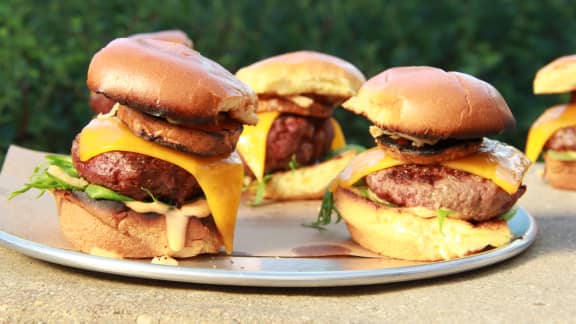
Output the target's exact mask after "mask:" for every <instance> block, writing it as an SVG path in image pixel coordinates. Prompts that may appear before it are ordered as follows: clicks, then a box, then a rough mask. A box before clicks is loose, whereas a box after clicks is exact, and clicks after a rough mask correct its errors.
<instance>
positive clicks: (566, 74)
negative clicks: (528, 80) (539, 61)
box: [533, 55, 576, 94]
mask: <svg viewBox="0 0 576 324" xmlns="http://www.w3.org/2000/svg"><path fill="white" fill-rule="evenodd" d="M533 85H534V93H535V94H545V93H565V92H571V91H574V90H576V55H568V56H562V57H559V58H557V59H555V60H554V61H552V62H550V63H548V64H547V65H545V66H544V67H542V68H541V69H540V70H538V72H536V76H535V77H534V84H533Z"/></svg>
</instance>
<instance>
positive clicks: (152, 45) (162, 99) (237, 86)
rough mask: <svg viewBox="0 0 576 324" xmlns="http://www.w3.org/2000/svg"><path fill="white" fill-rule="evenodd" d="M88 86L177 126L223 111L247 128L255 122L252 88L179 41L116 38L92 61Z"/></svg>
mask: <svg viewBox="0 0 576 324" xmlns="http://www.w3.org/2000/svg"><path fill="white" fill-rule="evenodd" d="M87 85H88V88H90V90H92V91H94V92H96V93H102V94H104V95H105V96H106V97H108V98H109V99H111V100H114V101H116V102H119V103H121V104H123V105H126V106H129V107H130V108H133V109H137V110H140V111H142V112H145V113H148V114H151V115H154V116H158V117H165V118H167V119H169V120H171V121H174V122H177V123H186V124H209V123H216V122H217V121H218V120H219V119H221V118H222V117H223V115H222V114H223V113H226V114H228V116H230V117H231V118H232V119H235V120H238V121H240V122H242V123H245V124H250V125H254V124H255V123H256V122H257V117H256V114H255V113H254V110H255V106H256V102H257V98H256V95H255V94H254V93H253V92H252V90H250V88H248V87H247V86H246V85H245V84H243V83H242V82H240V81H238V79H236V78H235V77H234V75H232V74H231V73H230V72H228V71H227V70H226V69H224V68H223V67H222V66H220V65H219V64H217V63H216V62H214V61H211V60H209V59H207V58H205V57H203V56H202V55H200V53H198V52H196V51H194V50H193V49H191V48H189V47H186V46H184V45H181V44H177V43H172V42H166V41H159V40H154V39H146V38H144V39H133V38H118V39H115V40H113V41H112V42H110V43H109V44H108V45H107V46H106V47H104V48H103V49H101V50H100V51H98V53H96V55H94V57H93V58H92V61H91V62H90V67H89V68H88V81H87Z"/></svg>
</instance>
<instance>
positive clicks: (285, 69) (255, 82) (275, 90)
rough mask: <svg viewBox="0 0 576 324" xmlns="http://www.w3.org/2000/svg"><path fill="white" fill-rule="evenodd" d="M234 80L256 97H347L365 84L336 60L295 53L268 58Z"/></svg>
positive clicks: (353, 69) (358, 74) (353, 70)
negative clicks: (238, 81) (241, 82)
mask: <svg viewBox="0 0 576 324" xmlns="http://www.w3.org/2000/svg"><path fill="white" fill-rule="evenodd" d="M236 76H237V77H238V79H240V80H241V81H243V82H245V83H246V84H248V85H249V86H250V88H252V90H254V91H255V92H256V93H258V94H277V95H297V94H307V93H308V94H309V93H312V94H316V95H325V96H336V97H345V98H347V97H350V96H352V95H354V94H355V93H356V90H358V88H360V86H361V85H362V83H364V81H365V77H364V75H363V74H362V72H360V71H359V70H358V69H357V68H356V67H355V66H354V65H352V64H351V63H349V62H347V61H345V60H343V59H340V58H338V57H335V56H332V55H328V54H323V53H319V52H313V51H298V52H291V53H286V54H282V55H277V56H273V57H269V58H267V59H264V60H262V61H259V62H256V63H254V64H252V65H249V66H247V67H244V68H242V69H240V70H239V71H238V72H237V73H236Z"/></svg>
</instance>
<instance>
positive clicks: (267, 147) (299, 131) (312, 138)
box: [236, 51, 365, 203]
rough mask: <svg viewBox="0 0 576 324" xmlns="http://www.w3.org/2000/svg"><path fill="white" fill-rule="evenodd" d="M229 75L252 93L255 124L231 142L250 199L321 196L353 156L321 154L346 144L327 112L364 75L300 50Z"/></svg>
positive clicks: (330, 58) (349, 66)
mask: <svg viewBox="0 0 576 324" xmlns="http://www.w3.org/2000/svg"><path fill="white" fill-rule="evenodd" d="M236 76H237V77H238V79H240V80H241V81H243V82H244V83H246V84H247V85H248V86H250V87H251V88H252V90H254V92H256V94H257V95H258V107H257V113H258V117H259V122H258V125H256V126H248V127H246V128H245V129H244V132H243V133H242V135H241V137H240V140H239V143H238V152H239V153H240V155H241V157H242V160H243V161H244V163H245V166H246V168H245V169H246V173H247V174H248V175H249V178H250V179H249V180H248V182H249V185H248V188H249V190H248V191H249V192H250V193H253V194H254V196H255V201H254V202H255V203H258V202H260V201H261V199H263V198H265V199H269V200H294V199H318V198H321V197H322V195H323V193H324V191H325V189H326V187H327V186H328V184H329V183H330V181H331V180H332V179H333V178H334V177H335V176H336V175H337V174H338V173H339V172H340V171H341V170H342V169H343V168H344V166H345V165H346V164H347V163H348V162H349V161H350V159H351V158H352V157H353V156H354V152H353V151H348V152H346V153H344V154H341V155H337V156H336V157H333V158H327V155H328V153H330V152H331V151H334V150H337V149H340V148H342V147H343V146H345V140H344V136H343V134H342V130H341V128H340V125H339V124H338V123H337V122H336V120H335V119H334V118H332V112H333V111H334V109H335V108H336V107H337V106H338V105H340V104H341V103H342V102H343V101H344V100H346V99H347V98H349V97H351V96H352V95H354V94H355V93H356V91H357V90H358V88H359V87H360V86H361V85H362V83H363V82H364V81H365V78H364V76H363V74H362V73H361V72H360V71H359V70H358V69H357V68H356V67H354V66H353V65H352V64H350V63H348V62H346V61H344V60H342V59H340V58H337V57H334V56H331V55H327V54H322V53H318V52H312V51H299V52H291V53H286V54H282V55H278V56H273V57H270V58H267V59H265V60H262V61H259V62H256V63H254V64H252V65H249V66H247V67H244V68H242V69H240V70H239V71H238V72H237V73H236Z"/></svg>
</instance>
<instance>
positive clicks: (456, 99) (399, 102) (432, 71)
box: [342, 66, 515, 139]
mask: <svg viewBox="0 0 576 324" xmlns="http://www.w3.org/2000/svg"><path fill="white" fill-rule="evenodd" d="M342 106H343V107H344V108H346V109H348V110H351V111H353V112H355V113H357V114H361V115H363V116H365V117H366V118H368V119H369V120H370V121H371V122H372V123H374V124H375V125H376V126H378V127H380V128H382V129H387V130H390V131H394V132H399V133H403V134H409V135H414V136H417V137H419V138H430V139H446V138H455V139H470V138H478V137H482V136H489V135H494V134H497V133H500V132H501V131H502V130H504V129H506V128H509V127H513V126H514V125H515V119H514V116H513V115H512V112H511V111H510V108H508V105H507V104H506V101H505V100H504V98H502V96H501V95H500V93H499V92H498V90H496V89H495V88H494V87H493V86H491V85H490V84H488V83H486V82H484V81H482V80H479V79H477V78H475V77H473V76H470V75H468V74H464V73H460V72H446V71H444V70H442V69H438V68H434V67H428V66H411V67H395V68H391V69H388V70H385V71H384V72H382V73H380V74H378V75H376V76H375V77H373V78H371V79H370V80H368V81H367V82H366V83H365V84H364V85H363V86H362V87H361V88H360V90H359V91H358V94H357V95H356V96H354V97H352V98H350V99H348V100H347V101H346V102H344V103H343V104H342Z"/></svg>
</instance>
